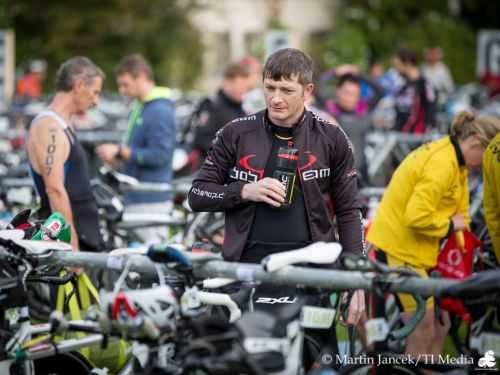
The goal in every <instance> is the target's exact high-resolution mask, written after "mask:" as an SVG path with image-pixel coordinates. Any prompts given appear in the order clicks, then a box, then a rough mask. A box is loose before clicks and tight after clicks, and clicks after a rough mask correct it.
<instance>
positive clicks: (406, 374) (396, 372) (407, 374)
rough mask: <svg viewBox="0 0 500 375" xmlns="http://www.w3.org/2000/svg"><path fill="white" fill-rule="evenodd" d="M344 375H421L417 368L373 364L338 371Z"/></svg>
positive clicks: (351, 366) (346, 367)
mask: <svg viewBox="0 0 500 375" xmlns="http://www.w3.org/2000/svg"><path fill="white" fill-rule="evenodd" d="M338 374H342V375H374V374H376V375H420V374H422V372H421V371H420V370H418V369H417V368H411V367H403V366H375V365H371V364H368V365H367V364H354V365H346V366H343V367H341V368H340V369H339V370H338Z"/></svg>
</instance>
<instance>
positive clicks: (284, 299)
mask: <svg viewBox="0 0 500 375" xmlns="http://www.w3.org/2000/svg"><path fill="white" fill-rule="evenodd" d="M295 302H297V297H293V299H291V297H288V296H286V297H280V298H273V297H259V298H258V299H257V301H255V303H267V304H269V305H274V304H275V303H295Z"/></svg>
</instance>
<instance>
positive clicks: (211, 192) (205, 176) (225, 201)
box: [188, 124, 245, 211]
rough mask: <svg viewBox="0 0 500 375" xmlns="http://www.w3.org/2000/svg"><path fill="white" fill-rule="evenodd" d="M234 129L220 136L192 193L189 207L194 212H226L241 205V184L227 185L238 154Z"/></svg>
mask: <svg viewBox="0 0 500 375" xmlns="http://www.w3.org/2000/svg"><path fill="white" fill-rule="evenodd" d="M231 130H232V129H231V125H230V124H228V125H226V126H225V127H223V128H222V129H221V130H219V131H218V132H217V135H216V137H215V140H214V143H213V145H212V148H211V149H210V151H209V152H208V155H207V157H206V159H205V161H204V162H203V164H202V166H201V169H200V170H199V172H198V175H197V176H196V178H195V179H194V181H193V185H192V186H191V189H190V191H189V195H188V200H189V205H190V207H191V208H192V209H193V210H194V211H225V210H229V209H231V208H233V207H235V206H237V205H239V204H241V203H243V199H242V197H241V190H242V188H243V185H244V184H245V183H244V182H242V181H237V182H233V183H230V184H227V183H228V179H229V173H230V170H231V168H232V167H233V165H234V161H235V157H236V152H235V149H234V144H233V141H232V139H231V138H232V131H231Z"/></svg>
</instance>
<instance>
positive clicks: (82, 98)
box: [75, 77, 103, 112]
mask: <svg viewBox="0 0 500 375" xmlns="http://www.w3.org/2000/svg"><path fill="white" fill-rule="evenodd" d="M102 84H103V80H102V78H101V77H94V78H93V79H92V81H91V82H90V83H89V84H87V83H85V82H84V81H83V80H82V79H78V80H77V81H76V82H75V98H76V100H75V102H76V107H77V108H76V109H77V112H86V111H87V110H89V109H90V108H92V107H94V106H95V105H97V103H98V102H99V96H100V95H101V90H102Z"/></svg>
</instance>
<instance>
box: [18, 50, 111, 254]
mask: <svg viewBox="0 0 500 375" xmlns="http://www.w3.org/2000/svg"><path fill="white" fill-rule="evenodd" d="M104 78H105V76H104V73H103V72H102V70H101V69H99V68H98V67H97V66H96V65H95V64H94V63H93V62H92V61H90V59H88V58H86V57H74V58H71V59H69V60H68V61H66V62H64V63H63V64H62V65H61V66H60V67H59V70H58V72H57V76H56V82H55V89H56V94H55V96H54V99H53V100H52V102H51V103H50V104H49V106H48V107H47V109H45V110H43V111H42V112H41V113H39V114H38V116H36V117H35V119H34V120H33V121H32V122H31V124H30V129H29V134H28V139H27V142H26V149H27V153H28V157H29V163H30V170H31V174H32V176H33V180H34V182H35V187H36V190H37V192H38V194H39V196H40V200H41V208H40V211H39V217H40V218H45V217H47V216H49V215H50V213H51V212H54V211H58V212H60V213H61V214H62V215H63V217H64V218H65V219H66V221H67V223H68V224H69V225H71V245H72V247H73V250H75V251H76V250H79V249H80V248H81V249H82V250H91V251H92V250H94V251H96V250H98V248H99V246H100V244H101V242H102V240H101V234H100V231H99V220H98V212H97V205H96V202H95V198H94V196H93V194H92V190H91V187H90V173H89V166H88V161H87V156H86V155H85V152H84V150H83V148H82V146H81V144H80V142H79V141H78V139H77V137H76V135H75V130H74V127H73V124H72V117H73V116H74V115H77V114H82V113H84V112H86V111H87V110H88V109H89V108H91V107H93V106H94V105H96V104H97V101H98V99H99V95H100V93H101V88H102V84H103V81H104Z"/></svg>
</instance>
